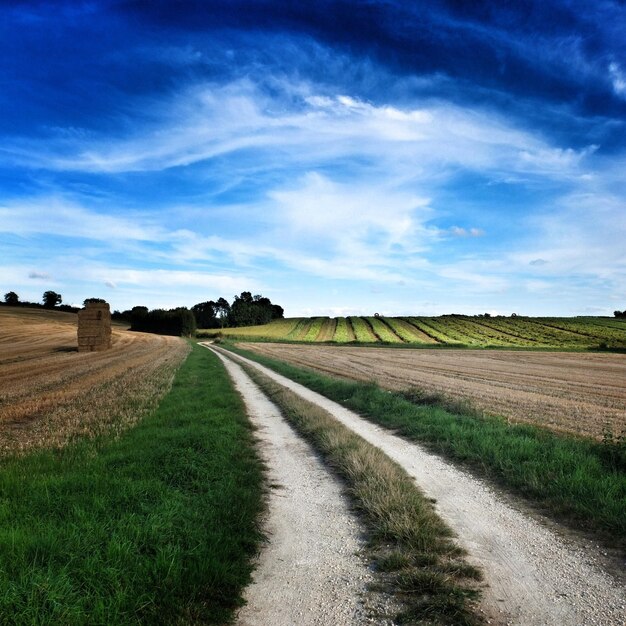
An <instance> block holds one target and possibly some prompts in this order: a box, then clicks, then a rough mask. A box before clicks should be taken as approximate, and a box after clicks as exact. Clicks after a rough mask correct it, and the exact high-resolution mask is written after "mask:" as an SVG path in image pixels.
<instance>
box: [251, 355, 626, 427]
mask: <svg viewBox="0 0 626 626" xmlns="http://www.w3.org/2000/svg"><path fill="white" fill-rule="evenodd" d="M241 347H243V348H245V349H246V350H250V351H252V352H255V353H257V354H261V355H264V356H268V357H272V358H276V359H280V360H282V361H286V362H288V363H291V364H293V365H296V366H304V367H308V368H313V369H315V370H317V371H320V372H323V373H326V374H331V375H333V376H340V377H343V378H348V379H352V380H357V381H375V382H376V383H378V384H379V385H381V386H382V387H384V388H387V389H392V390H402V391H406V390H410V389H414V388H420V389H424V390H426V391H427V392H429V393H430V392H437V393H440V394H444V395H445V396H447V397H451V398H454V399H459V400H468V401H469V402H470V403H471V404H472V406H475V407H477V408H479V409H481V410H482V411H484V412H487V413H489V414H496V415H502V416H504V417H507V418H508V419H509V420H510V421H512V422H521V423H532V424H539V425H541V426H544V427H548V428H550V429H552V430H554V431H557V432H567V433H574V434H577V435H586V436H591V437H594V438H601V437H602V436H603V432H604V430H605V429H608V430H610V431H611V432H612V433H614V434H615V435H619V434H620V433H622V431H624V430H625V429H626V356H624V355H622V354H599V353H593V354H592V353H576V352H573V353H553V352H518V351H504V350H498V351H474V350H472V351H468V350H445V351H441V350H428V349H420V350H411V349H405V350H381V349H379V348H368V347H350V346H346V347H342V348H341V349H339V348H337V347H334V346H326V345H317V346H315V345H289V344H271V343H246V344H241Z"/></svg>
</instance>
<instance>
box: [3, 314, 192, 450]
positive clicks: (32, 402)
mask: <svg viewBox="0 0 626 626" xmlns="http://www.w3.org/2000/svg"><path fill="white" fill-rule="evenodd" d="M76 328H77V316H76V315H74V314H72V313H61V312H55V311H45V310H39V309H22V308H12V307H2V308H0V389H1V392H0V451H3V452H7V451H9V452H21V451H27V450H31V449H33V448H38V447H51V446H54V447H56V446H63V445H66V444H67V443H69V442H70V441H72V440H73V439H75V438H77V437H84V436H89V437H94V436H99V435H102V434H105V433H115V434H117V433H119V432H121V431H123V430H124V429H126V428H128V427H129V426H131V425H132V424H134V423H136V421H137V420H139V419H140V418H141V416H142V415H144V414H145V412H146V411H148V410H149V409H151V408H153V407H154V406H155V405H156V403H157V401H158V400H159V399H160V398H161V397H162V396H163V395H164V393H165V392H166V391H167V390H168V389H169V387H170V384H171V381H172V378H173V375H174V371H175V370H176V368H177V367H178V366H179V365H180V363H181V362H182V360H183V359H184V357H185V356H186V355H187V353H188V351H189V347H188V345H187V344H186V343H185V342H184V341H183V340H181V339H180V338H176V337H163V336H159V335H150V334H144V333H131V332H129V331H126V330H121V329H119V328H114V330H113V342H112V343H113V345H112V348H111V350H108V351H106V352H82V353H79V352H78V350H77V340H76Z"/></svg>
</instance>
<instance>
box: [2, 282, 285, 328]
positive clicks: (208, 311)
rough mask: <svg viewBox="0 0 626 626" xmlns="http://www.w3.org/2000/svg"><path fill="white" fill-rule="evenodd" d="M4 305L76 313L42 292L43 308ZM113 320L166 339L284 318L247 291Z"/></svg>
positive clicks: (13, 300)
mask: <svg viewBox="0 0 626 626" xmlns="http://www.w3.org/2000/svg"><path fill="white" fill-rule="evenodd" d="M4 302H5V304H7V305H9V306H32V307H39V308H42V307H43V308H47V309H57V310H61V311H72V312H76V311H78V310H79V309H78V308H77V307H71V306H68V305H62V304H61V303H62V302H63V298H62V296H61V294H59V293H56V292H55V291H45V292H44V294H43V304H40V303H36V302H24V301H21V300H20V298H19V296H18V294H17V293H15V292H14V291H9V292H7V293H5V294H4ZM87 302H104V300H102V299H101V298H87V299H86V300H85V301H84V303H83V304H86V303H87ZM111 317H112V318H113V319H114V320H118V321H125V322H128V323H130V328H131V330H138V331H144V332H151V333H160V334H166V335H183V336H191V335H193V333H194V332H195V330H196V328H227V327H237V326H255V325H258V324H268V323H269V322H271V321H272V320H275V319H281V318H282V317H284V310H283V308H282V307H281V306H279V305H277V304H272V302H271V301H270V299H269V298H266V297H264V296H261V295H255V296H253V295H252V293H251V292H250V291H242V292H241V294H240V295H238V296H235V297H234V300H233V301H232V303H230V302H228V300H226V299H225V298H218V299H217V300H207V301H206V302H199V303H198V304H195V305H194V306H192V307H191V309H188V308H187V307H177V308H175V309H167V310H166V309H153V310H150V309H148V307H146V306H135V307H133V308H132V309H128V310H126V311H121V312H120V311H113V313H112V314H111Z"/></svg>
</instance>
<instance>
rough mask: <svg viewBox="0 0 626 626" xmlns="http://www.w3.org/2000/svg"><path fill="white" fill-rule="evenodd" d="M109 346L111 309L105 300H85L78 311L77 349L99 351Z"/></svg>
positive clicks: (80, 350)
mask: <svg viewBox="0 0 626 626" xmlns="http://www.w3.org/2000/svg"><path fill="white" fill-rule="evenodd" d="M110 347H111V309H110V307H109V305H108V303H107V302H87V304H86V305H85V308H84V309H81V310H80V311H79V312H78V351H79V352H101V351H103V350H108V349H109V348H110Z"/></svg>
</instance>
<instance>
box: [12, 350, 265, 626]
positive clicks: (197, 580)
mask: <svg viewBox="0 0 626 626" xmlns="http://www.w3.org/2000/svg"><path fill="white" fill-rule="evenodd" d="M261 482H262V465H261V462H260V461H259V459H258V458H257V456H256V453H255V452H254V448H253V445H252V434H251V429H250V426H249V424H248V421H247V419H246V416H245V410H244V407H243V405H242V402H241V400H240V398H239V396H238V395H237V393H236V392H235V391H234V390H233V388H232V386H231V384H230V381H229V379H228V377H227V375H226V372H225V371H224V369H223V367H222V365H221V364H220V363H219V361H218V359H217V357H215V356H214V355H212V354H211V353H209V352H208V351H207V350H204V349H202V348H200V347H197V346H196V347H195V348H194V350H193V352H192V353H191V354H190V356H189V357H188V359H187V361H186V362H185V363H184V365H183V366H182V367H181V368H180V370H179V371H178V373H177V375H176V378H175V380H174V383H173V386H172V389H171V391H170V393H169V394H168V395H167V396H166V397H165V398H164V399H163V401H162V402H161V404H160V406H159V407H158V409H157V410H155V411H154V412H153V413H152V414H151V415H149V416H148V417H146V418H145V419H143V420H142V421H141V422H140V423H139V424H138V425H136V426H135V427H134V428H132V429H130V430H128V431H126V432H125V433H123V434H122V435H121V437H120V438H119V439H117V440H112V439H99V440H84V441H81V442H78V443H75V444H72V445H70V446H67V447H66V448H63V449H57V450H47V451H40V452H37V453H34V454H30V455H28V456H24V457H19V458H15V457H14V458H4V459H2V461H0V623H2V624H73V625H74V624H76V625H81V624H107V625H120V624H137V623H143V624H175V623H182V624H185V623H190V624H191V623H193V624H196V623H207V624H223V623H225V622H226V621H227V620H229V619H230V618H231V616H232V614H233V611H234V609H235V608H236V606H237V605H238V604H239V603H240V602H241V599H240V591H241V589H242V587H243V585H245V584H246V583H247V582H248V581H249V578H250V570H251V566H250V562H249V559H250V557H251V555H252V554H253V553H254V552H255V550H256V548H257V542H258V540H259V538H260V537H259V532H258V530H257V527H256V520H257V517H258V515H259V513H260V510H261V508H262V491H261V490H262V487H261Z"/></svg>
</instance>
